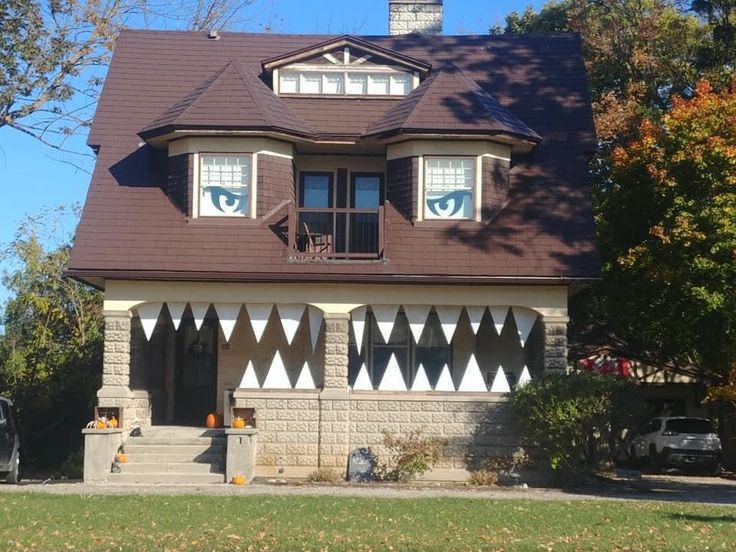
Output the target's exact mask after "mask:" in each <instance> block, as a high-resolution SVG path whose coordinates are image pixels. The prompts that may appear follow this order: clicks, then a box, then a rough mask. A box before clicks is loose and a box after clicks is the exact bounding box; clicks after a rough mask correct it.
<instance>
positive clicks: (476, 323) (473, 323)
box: [465, 307, 486, 335]
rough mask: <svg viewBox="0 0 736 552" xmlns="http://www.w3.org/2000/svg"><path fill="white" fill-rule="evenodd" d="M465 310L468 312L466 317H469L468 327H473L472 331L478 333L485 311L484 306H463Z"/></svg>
mask: <svg viewBox="0 0 736 552" xmlns="http://www.w3.org/2000/svg"><path fill="white" fill-rule="evenodd" d="M465 312H467V313H468V319H470V327H471V328H473V333H474V334H475V335H478V330H479V329H480V323H481V321H482V320H483V315H484V314H485V313H486V307H465Z"/></svg>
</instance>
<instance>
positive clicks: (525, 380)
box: [516, 366, 532, 387]
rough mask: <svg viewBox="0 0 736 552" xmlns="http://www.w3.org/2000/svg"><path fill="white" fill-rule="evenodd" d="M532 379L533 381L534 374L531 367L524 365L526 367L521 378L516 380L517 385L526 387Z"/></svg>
mask: <svg viewBox="0 0 736 552" xmlns="http://www.w3.org/2000/svg"><path fill="white" fill-rule="evenodd" d="M530 381H532V376H531V374H530V373H529V368H527V367H526V366H524V369H523V370H522V371H521V375H520V376H519V380H518V381H517V382H516V387H524V386H525V385H526V384H527V383H529V382H530Z"/></svg>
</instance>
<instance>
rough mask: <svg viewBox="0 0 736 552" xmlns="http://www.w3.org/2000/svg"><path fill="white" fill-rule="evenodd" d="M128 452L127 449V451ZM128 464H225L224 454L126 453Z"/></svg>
mask: <svg viewBox="0 0 736 552" xmlns="http://www.w3.org/2000/svg"><path fill="white" fill-rule="evenodd" d="M126 451H127V449H126ZM126 455H127V457H128V462H127V463H128V464H181V463H185V464H191V463H196V464H207V463H210V464H211V463H215V462H218V463H224V462H225V455H224V454H195V455H192V454H175V453H163V454H162V453H154V454H146V453H135V454H130V453H128V452H126Z"/></svg>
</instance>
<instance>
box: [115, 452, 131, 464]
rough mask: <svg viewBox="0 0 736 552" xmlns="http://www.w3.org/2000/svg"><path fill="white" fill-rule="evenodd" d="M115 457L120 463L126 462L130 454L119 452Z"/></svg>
mask: <svg viewBox="0 0 736 552" xmlns="http://www.w3.org/2000/svg"><path fill="white" fill-rule="evenodd" d="M115 459H116V460H117V461H118V464H125V463H126V462H127V461H128V455H127V454H125V453H124V452H119V453H117V454H116V455H115Z"/></svg>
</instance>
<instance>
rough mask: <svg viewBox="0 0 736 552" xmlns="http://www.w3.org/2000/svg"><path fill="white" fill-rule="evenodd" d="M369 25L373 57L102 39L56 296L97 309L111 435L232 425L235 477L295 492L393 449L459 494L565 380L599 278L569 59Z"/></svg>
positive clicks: (434, 30) (542, 48) (399, 6)
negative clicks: (352, 458)
mask: <svg viewBox="0 0 736 552" xmlns="http://www.w3.org/2000/svg"><path fill="white" fill-rule="evenodd" d="M389 4H390V17H391V22H390V28H391V30H392V33H391V34H390V35H388V36H313V35H279V34H248V33H225V32H221V33H218V32H210V33H201V32H159V31H134V30H127V31H123V32H122V33H121V35H120V38H119V40H118V42H117V46H116V50H115V54H114V56H113V59H112V63H111V66H110V70H109V74H108V77H107V81H106V83H105V87H104V91H103V93H102V97H101V98H100V102H99V107H98V110H97V114H96V116H95V119H94V124H93V126H92V129H91V132H90V134H89V144H90V145H91V147H92V148H93V149H94V151H95V152H96V153H97V165H96V169H95V172H94V175H93V177H92V184H91V187H90V190H89V195H88V197H87V200H86V203H85V206H84V211H83V214H82V217H81V222H80V225H79V229H78V232H77V235H76V240H75V244H74V248H73V250H72V253H71V260H70V267H69V270H68V273H69V274H70V275H71V276H73V277H75V278H78V279H81V280H84V281H86V282H89V283H90V284H92V285H95V286H97V287H99V288H100V289H102V290H104V295H105V302H104V316H105V352H104V367H103V381H102V387H101V388H100V390H99V392H98V401H99V408H100V411H104V409H114V411H115V412H116V413H117V416H118V419H119V420H120V423H121V424H122V428H123V430H124V431H122V433H123V434H125V433H126V432H127V430H128V429H129V428H130V427H132V426H134V425H135V426H140V427H141V431H142V433H143V435H144V436H145V435H146V434H149V435H150V434H156V433H155V431H156V429H157V427H161V426H163V427H167V428H171V427H172V426H175V427H179V428H182V427H185V426H202V425H203V423H204V420H205V417H206V415H207V414H208V413H210V412H220V413H223V414H224V415H225V418H226V420H229V419H230V418H231V417H232V416H233V414H243V415H245V416H247V417H249V418H250V417H252V418H254V419H255V425H256V428H255V430H254V431H253V432H252V433H255V432H257V436H256V440H257V442H256V444H255V448H256V460H255V474H256V475H263V476H274V475H277V474H280V475H282V476H284V477H300V476H305V475H307V474H308V473H310V472H312V471H314V470H315V469H317V468H318V467H322V468H325V467H329V468H334V469H338V470H343V469H344V468H345V466H346V463H347V461H348V456H349V454H350V453H351V451H353V450H354V449H356V448H359V447H373V448H375V449H377V450H380V445H381V439H382V432H383V431H391V432H395V433H405V432H407V431H409V430H411V429H413V428H419V429H421V430H422V431H423V432H424V433H425V434H427V435H441V436H444V437H446V438H447V439H448V441H449V445H448V447H446V449H445V453H444V454H445V456H444V457H443V459H442V462H441V465H440V467H439V468H437V469H436V470H434V472H433V473H432V474H431V477H433V478H436V479H464V478H465V476H466V471H465V469H466V465H465V456H466V453H467V451H468V449H469V448H471V449H473V450H474V451H475V452H480V453H481V454H484V453H489V454H490V453H503V452H504V451H508V450H510V449H511V448H513V447H514V446H515V445H516V444H517V437H516V432H515V430H514V428H513V425H512V423H511V420H510V418H509V413H508V405H507V399H506V398H505V393H506V392H507V391H509V389H512V388H513V387H514V386H515V385H516V384H523V383H524V381H527V380H528V379H529V378H532V379H533V378H538V377H540V376H542V375H543V374H544V373H545V372H552V371H561V370H565V368H566V366H567V349H566V332H567V322H568V317H567V305H568V298H569V297H570V295H571V294H573V293H574V292H575V291H576V289H579V288H580V287H581V286H584V285H586V283H588V282H590V280H591V279H595V278H597V277H598V276H599V271H600V261H599V256H598V253H597V247H596V241H595V233H594V224H593V216H592V211H591V201H590V197H589V193H588V190H587V187H586V174H587V161H588V157H589V155H590V154H591V152H593V151H594V149H595V147H596V137H595V133H594V128H593V119H592V113H591V108H590V101H589V97H588V88H587V82H586V75H585V68H584V64H583V58H582V54H581V48H580V42H579V39H578V37H577V36H575V35H569V34H554V35H524V36H501V37H499V36H445V35H442V34H439V30H440V29H441V21H442V19H441V18H442V2H441V1H438V0H424V1H420V0H413V1H409V0H391V1H390V2H389ZM399 33H400V34H399ZM177 435H178V434H177ZM123 438H124V437H122V436H121V437H120V439H123ZM126 448H127V445H126ZM103 464H104V462H103Z"/></svg>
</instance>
